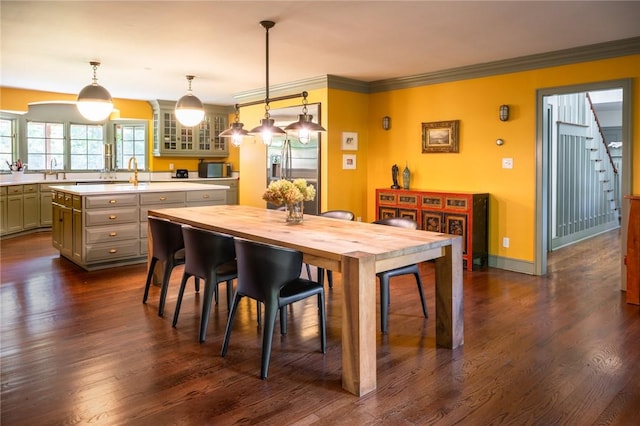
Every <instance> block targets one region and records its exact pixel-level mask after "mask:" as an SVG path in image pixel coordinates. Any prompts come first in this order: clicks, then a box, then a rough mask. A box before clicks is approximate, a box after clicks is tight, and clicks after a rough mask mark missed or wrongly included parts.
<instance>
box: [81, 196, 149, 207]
mask: <svg viewBox="0 0 640 426" xmlns="http://www.w3.org/2000/svg"><path fill="white" fill-rule="evenodd" d="M137 205H138V194H115V195H92V196H90V197H86V198H85V207H86V208H88V209H104V208H105V207H120V206H137Z"/></svg>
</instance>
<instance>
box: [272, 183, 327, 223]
mask: <svg viewBox="0 0 640 426" xmlns="http://www.w3.org/2000/svg"><path fill="white" fill-rule="evenodd" d="M315 197H316V188H315V187H314V186H313V185H308V184H307V181H306V179H294V180H293V181H290V180H287V179H279V180H275V181H273V182H271V183H270V184H269V186H268V187H267V189H266V191H265V192H264V194H263V195H262V199H263V200H265V201H267V202H269V203H271V204H275V205H276V206H285V209H286V211H287V218H286V221H287V222H288V223H302V220H303V217H304V202H305V201H312V200H313V199H314V198H315Z"/></svg>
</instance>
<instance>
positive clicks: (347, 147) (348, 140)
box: [342, 132, 358, 151]
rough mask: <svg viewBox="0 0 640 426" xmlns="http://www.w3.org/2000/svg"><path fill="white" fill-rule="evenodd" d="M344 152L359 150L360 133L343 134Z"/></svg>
mask: <svg viewBox="0 0 640 426" xmlns="http://www.w3.org/2000/svg"><path fill="white" fill-rule="evenodd" d="M342 150H343V151H357V150H358V133H356V132H342Z"/></svg>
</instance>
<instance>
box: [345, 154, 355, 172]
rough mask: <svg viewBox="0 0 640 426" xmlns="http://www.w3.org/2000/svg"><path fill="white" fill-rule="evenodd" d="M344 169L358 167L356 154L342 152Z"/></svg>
mask: <svg viewBox="0 0 640 426" xmlns="http://www.w3.org/2000/svg"><path fill="white" fill-rule="evenodd" d="M342 169H343V170H355V169H356V155H355V154H342Z"/></svg>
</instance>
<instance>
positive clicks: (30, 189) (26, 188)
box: [22, 184, 38, 194]
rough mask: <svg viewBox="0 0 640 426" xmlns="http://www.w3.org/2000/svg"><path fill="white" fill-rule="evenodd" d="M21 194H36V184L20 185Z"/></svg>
mask: <svg viewBox="0 0 640 426" xmlns="http://www.w3.org/2000/svg"><path fill="white" fill-rule="evenodd" d="M22 192H23V193H24V194H35V193H37V192H38V185H37V184H29V185H22Z"/></svg>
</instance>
